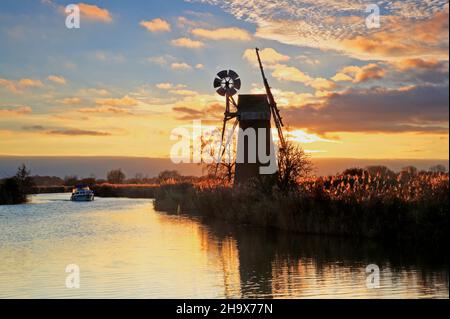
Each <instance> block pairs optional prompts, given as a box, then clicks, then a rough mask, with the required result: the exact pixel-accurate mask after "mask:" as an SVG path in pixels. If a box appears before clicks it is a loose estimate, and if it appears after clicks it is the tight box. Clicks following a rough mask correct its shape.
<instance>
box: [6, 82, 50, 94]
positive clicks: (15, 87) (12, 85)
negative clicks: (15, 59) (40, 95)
mask: <svg viewBox="0 0 450 319" xmlns="http://www.w3.org/2000/svg"><path fill="white" fill-rule="evenodd" d="M0 86H2V87H4V88H6V89H7V90H8V91H10V92H12V93H15V94H20V93H22V89H25V88H27V87H35V88H36V87H42V86H44V84H43V83H42V82H41V81H40V80H34V79H29V78H23V79H20V80H18V81H12V80H8V79H2V78H0Z"/></svg>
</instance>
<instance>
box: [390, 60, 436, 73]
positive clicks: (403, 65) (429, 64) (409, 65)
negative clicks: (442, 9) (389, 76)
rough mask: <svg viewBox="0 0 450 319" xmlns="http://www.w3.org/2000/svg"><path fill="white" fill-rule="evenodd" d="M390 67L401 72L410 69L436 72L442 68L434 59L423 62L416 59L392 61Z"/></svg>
mask: <svg viewBox="0 0 450 319" xmlns="http://www.w3.org/2000/svg"><path fill="white" fill-rule="evenodd" d="M392 65H394V66H395V67H396V68H397V69H399V70H402V71H408V70H411V69H427V70H436V69H439V68H441V67H442V63H441V62H440V61H438V60H436V59H431V60H425V59H418V58H416V59H402V60H397V61H393V62H392Z"/></svg>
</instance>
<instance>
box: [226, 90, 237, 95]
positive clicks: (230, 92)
mask: <svg viewBox="0 0 450 319" xmlns="http://www.w3.org/2000/svg"><path fill="white" fill-rule="evenodd" d="M236 93H237V91H236V89H235V88H231V89H228V95H229V96H233V95H235V94H236Z"/></svg>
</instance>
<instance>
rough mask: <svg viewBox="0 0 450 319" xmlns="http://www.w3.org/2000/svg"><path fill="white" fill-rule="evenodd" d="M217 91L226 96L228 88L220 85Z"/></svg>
mask: <svg viewBox="0 0 450 319" xmlns="http://www.w3.org/2000/svg"><path fill="white" fill-rule="evenodd" d="M216 92H217V94H219V95H222V96H224V95H225V93H226V92H227V90H225V89H224V88H223V87H219V88H218V89H217V91H216Z"/></svg>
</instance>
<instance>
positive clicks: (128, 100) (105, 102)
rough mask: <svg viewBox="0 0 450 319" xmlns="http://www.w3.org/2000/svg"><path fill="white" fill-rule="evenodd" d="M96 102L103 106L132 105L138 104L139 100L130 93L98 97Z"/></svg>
mask: <svg viewBox="0 0 450 319" xmlns="http://www.w3.org/2000/svg"><path fill="white" fill-rule="evenodd" d="M95 103H96V104H97V105H101V106H112V107H130V106H136V105H138V104H139V101H138V100H136V99H134V98H132V97H130V96H128V95H125V96H124V97H122V98H111V99H98V100H96V101H95Z"/></svg>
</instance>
